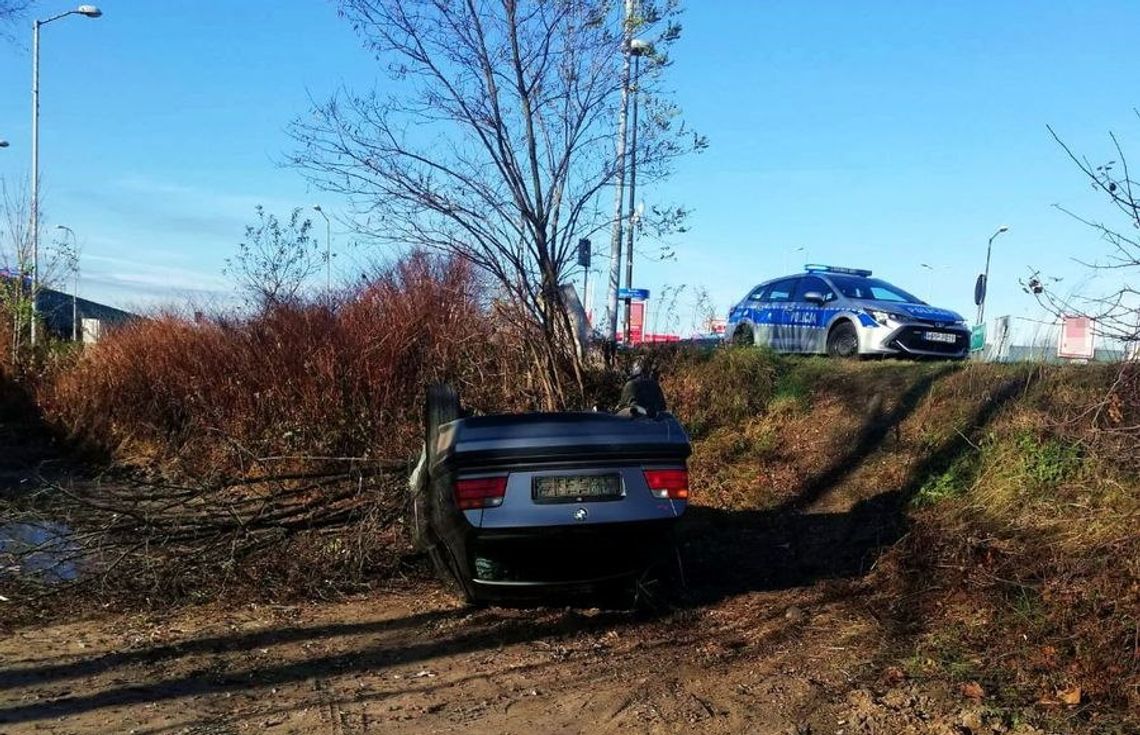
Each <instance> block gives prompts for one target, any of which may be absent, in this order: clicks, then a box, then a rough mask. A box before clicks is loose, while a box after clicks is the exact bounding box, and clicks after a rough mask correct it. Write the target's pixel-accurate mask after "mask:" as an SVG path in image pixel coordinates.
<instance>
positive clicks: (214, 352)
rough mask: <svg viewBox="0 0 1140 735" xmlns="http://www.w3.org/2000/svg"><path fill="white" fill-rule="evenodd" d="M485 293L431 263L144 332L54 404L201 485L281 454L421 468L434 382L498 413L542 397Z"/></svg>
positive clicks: (94, 365)
mask: <svg viewBox="0 0 1140 735" xmlns="http://www.w3.org/2000/svg"><path fill="white" fill-rule="evenodd" d="M476 285H477V284H476V282H475V279H474V278H473V276H472V274H471V271H470V269H469V267H467V266H466V265H464V264H463V263H461V262H458V261H450V262H449V261H442V260H439V259H435V258H431V257H429V256H426V255H423V254H417V255H414V256H412V257H410V258H407V259H405V260H402V261H400V262H399V263H397V264H396V265H395V266H393V267H392V268H391V269H389V270H386V271H384V272H381V273H380V274H378V275H377V277H376V278H375V279H373V280H372V281H371V282H370V283H368V284H367V285H365V286H363V287H362V288H361V289H360V290H359V291H358V292H356V293H353V294H350V295H348V296H345V297H343V298H342V299H340V300H338V301H336V302H331V301H325V302H319V303H313V304H303V305H276V306H272V307H270V308H268V309H266V310H265V311H264V312H263V313H261V314H259V315H257V316H255V317H253V318H249V319H228V318H217V319H211V320H207V321H204V322H201V323H193V322H189V321H186V320H183V319H179V318H176V317H172V316H163V317H159V318H156V319H148V320H143V321H139V322H136V323H134V324H132V325H130V326H127V327H124V328H122V329H120V330H118V331H116V332H115V333H114V334H113V335H111V336H109V337H108V338H107V339H105V340H103V341H102V342H101V343H100V344H99V345H97V346H95V347H94V348H92V349H89V350H87V351H86V353H85V354H84V355H83V358H82V359H81V360H80V361H79V363H78V364H77V365H76V366H75V367H74V369H72V370H69V371H66V372H64V373H62V374H61V375H60V376H59V378H58V379H57V380H56V381H55V383H54V385H53V386H52V389H51V390H50V391H49V393H48V395H47V396H46V398H45V401H44V403H45V405H46V408H47V412H48V414H49V416H50V417H51V418H53V419H55V420H56V421H57V422H59V423H60V424H61V425H63V426H64V427H66V428H67V429H68V430H69V431H70V432H71V433H72V434H73V435H75V436H76V437H78V438H80V439H81V440H83V441H85V442H88V443H91V444H95V445H98V446H101V447H106V448H109V449H111V450H113V451H114V453H115V454H116V455H117V456H119V457H127V458H132V457H133V458H142V459H147V460H151V461H154V460H158V461H162V462H170V463H174V464H175V468H176V469H178V470H180V471H182V472H185V473H192V474H194V475H197V476H202V475H203V474H215V473H217V472H227V473H243V472H248V471H250V470H251V469H252V468H253V465H254V464H256V460H258V459H259V458H267V457H298V458H321V457H359V458H373V459H376V458H389V459H391V458H403V457H407V456H409V455H411V454H412V453H414V451H415V446H416V443H417V441H418V439H419V437H420V432H421V429H420V423H421V422H420V416H421V408H420V406H421V399H422V395H423V387H424V385H425V384H426V383H427V382H429V381H431V380H439V379H446V380H450V381H452V382H453V383H455V384H456V385H457V386H459V388H460V390H461V392H462V393H463V394H464V397H465V399H466V400H468V402H470V403H472V404H474V405H479V406H482V407H485V408H496V407H506V406H511V405H517V404H519V403H520V402H523V401H525V400H526V397H525V396H519V395H517V394H514V391H515V390H516V385H517V383H518V381H517V380H516V379H515V378H514V377H513V375H512V374H509V373H513V372H514V367H513V366H511V365H506V364H504V362H503V361H502V360H500V359H499V352H498V351H497V350H496V348H495V345H496V342H497V339H498V335H497V334H496V331H495V329H494V327H493V325H492V324H491V323H490V322H489V321H488V319H487V318H486V313H485V311H484V309H483V308H482V306H481V304H480V302H479V300H478V298H477V296H476Z"/></svg>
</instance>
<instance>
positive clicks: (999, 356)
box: [989, 316, 1013, 360]
mask: <svg viewBox="0 0 1140 735" xmlns="http://www.w3.org/2000/svg"><path fill="white" fill-rule="evenodd" d="M1012 321H1013V319H1012V318H1011V317H1008V316H999V317H998V318H997V321H995V322H994V342H993V345H994V346H993V352H992V354H991V355H990V357H989V359H991V360H1005V359H1008V358H1009V337H1010V331H1011V328H1012V327H1011V323H1012Z"/></svg>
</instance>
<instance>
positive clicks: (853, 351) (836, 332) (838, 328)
mask: <svg viewBox="0 0 1140 735" xmlns="http://www.w3.org/2000/svg"><path fill="white" fill-rule="evenodd" d="M827 354H829V355H831V356H832V357H855V356H856V355H858V354H859V334H858V333H857V332H856V331H855V325H854V324H852V323H851V322H846V321H844V322H839V323H838V324H836V325H835V326H834V327H832V329H831V332H830V333H828V335H827Z"/></svg>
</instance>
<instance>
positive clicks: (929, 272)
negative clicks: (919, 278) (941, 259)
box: [919, 263, 942, 299]
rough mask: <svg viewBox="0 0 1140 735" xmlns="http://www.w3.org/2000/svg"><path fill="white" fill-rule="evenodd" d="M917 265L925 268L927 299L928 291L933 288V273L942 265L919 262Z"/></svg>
mask: <svg viewBox="0 0 1140 735" xmlns="http://www.w3.org/2000/svg"><path fill="white" fill-rule="evenodd" d="M919 265H920V266H922V267H923V268H925V269H926V298H928V299H929V298H930V292H931V291H933V290H934V274H935V273H936V272H937V271H940V270H942V266H940V265H931V264H930V263H919Z"/></svg>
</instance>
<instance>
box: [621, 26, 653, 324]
mask: <svg viewBox="0 0 1140 735" xmlns="http://www.w3.org/2000/svg"><path fill="white" fill-rule="evenodd" d="M629 53H630V55H631V56H632V57H633V83H632V84H631V85H630V90H629V91H630V97H631V98H632V102H633V121H632V123H633V127H632V128H631V129H630V146H629V229H628V230H627V231H626V233H625V285H626V288H633V229H634V225H635V224H636V222H635V218H636V217H637V205H636V201H637V98H638V96H639V94H640V91H641V90H640V88H639V86H638V82H639V81H640V79H641V57H642V56H644V55H645V54H650V53H653V44H651V43H649V42H648V41H643V40H641V39H640V38H635V39H633V40H632V41H630V43H629ZM632 313H633V299H630V298H627V299H626V300H625V343H626V344H627V345H628V344H630V341H629V339H630V333H629V324H630V319H631V315H632Z"/></svg>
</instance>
